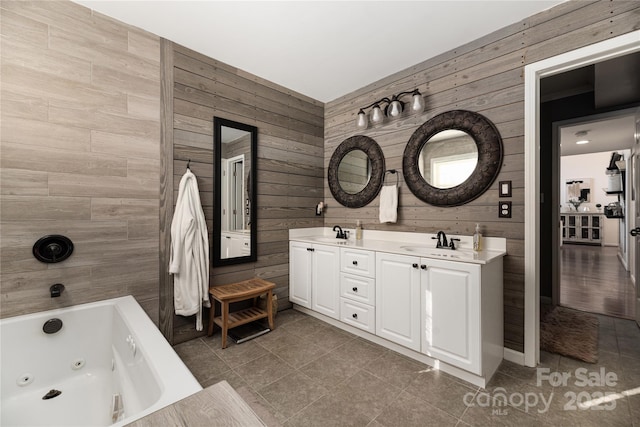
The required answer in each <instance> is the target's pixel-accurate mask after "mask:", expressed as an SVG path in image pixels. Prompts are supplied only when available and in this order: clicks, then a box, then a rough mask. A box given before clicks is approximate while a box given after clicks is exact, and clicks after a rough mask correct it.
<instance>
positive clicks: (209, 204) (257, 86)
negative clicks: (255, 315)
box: [160, 40, 324, 343]
mask: <svg viewBox="0 0 640 427" xmlns="http://www.w3.org/2000/svg"><path fill="white" fill-rule="evenodd" d="M163 43H164V44H165V46H167V47H166V48H165V49H163V51H164V52H166V53H167V55H171V58H168V61H167V63H172V64H173V66H172V68H171V69H170V70H169V69H166V70H165V74H166V75H171V74H172V75H173V79H172V80H171V81H165V82H164V84H167V86H168V87H172V88H173V93H172V98H171V100H170V103H172V110H173V111H172V112H169V111H168V110H167V112H166V117H167V118H166V122H165V124H164V126H165V127H166V128H167V132H170V133H171V134H168V135H166V138H165V141H164V142H163V149H165V150H171V151H172V155H173V163H172V167H173V177H172V178H173V182H172V187H173V188H172V189H171V191H172V192H173V207H175V201H176V198H177V190H178V183H179V181H180V178H181V176H182V175H183V173H184V170H185V167H186V164H187V161H188V160H189V159H191V170H192V171H193V173H194V174H195V175H196V176H197V177H198V185H199V188H200V197H201V200H202V205H203V210H204V213H205V218H206V220H207V226H208V228H209V235H210V237H211V229H212V225H213V214H214V212H213V202H214V199H213V117H214V116H218V117H222V118H225V119H230V120H235V121H238V122H241V123H246V124H249V125H253V126H256V127H257V128H258V153H257V157H258V158H257V181H258V184H257V193H256V194H257V206H256V208H257V219H258V224H257V225H258V236H257V239H258V260H257V262H255V263H249V264H240V265H236V266H227V267H216V266H215V265H212V268H211V284H212V285H216V284H218V285H222V284H225V283H230V282H234V281H239V280H244V279H248V278H250V277H253V276H258V277H261V278H263V279H267V280H270V281H273V282H275V283H276V291H275V293H276V295H277V296H278V302H279V306H280V308H284V307H287V306H289V302H288V295H289V288H288V287H289V246H288V238H289V235H288V233H289V229H290V228H300V227H318V226H322V225H323V221H322V218H321V217H316V216H315V205H316V204H317V203H318V202H320V201H321V200H322V198H323V176H324V173H323V153H324V149H323V144H324V138H323V136H324V104H322V103H320V102H318V101H315V100H313V99H310V98H307V97H305V96H303V95H300V94H297V93H295V92H293V91H291V90H288V89H286V88H283V87H281V86H278V85H276V84H274V83H271V82H268V81H266V80H264V79H261V78H259V77H257V76H254V75H252V74H249V73H247V72H244V71H242V70H238V69H236V68H234V67H231V66H229V65H226V64H224V63H221V62H219V61H216V60H214V59H211V58H209V57H206V56H204V55H202V54H199V53H197V52H194V51H192V50H189V49H187V48H184V47H182V46H179V45H177V44H173V43H171V42H169V41H166V40H163ZM169 85H170V86H169ZM167 96H169V95H168V94H167ZM170 118H172V120H170ZM171 147H172V148H171ZM166 170H167V171H168V168H166ZM167 205H169V204H167ZM167 214H168V213H167V212H166V210H165V211H164V213H163V215H167ZM166 230H167V228H165V231H164V233H165V234H166ZM210 241H211V240H210ZM160 262H161V272H162V271H163V267H162V266H163V265H166V263H167V262H168V253H167V252H166V250H162V251H161V261H160ZM165 270H166V269H165ZM161 274H162V273H161ZM162 281H163V283H164V284H163V285H162V286H163V289H161V294H162V295H164V297H163V301H161V307H162V308H161V314H160V323H161V329H162V330H163V332H164V333H165V336H168V335H167V334H168V333H170V334H171V338H170V340H171V341H172V342H174V343H178V342H182V341H186V340H188V339H191V338H193V337H194V336H197V335H198V333H196V331H195V329H194V324H195V321H194V319H193V317H189V318H185V317H181V316H174V315H173V311H172V310H173V299H172V298H173V296H172V291H173V289H172V284H171V283H172V282H171V277H170V276H167V277H165V279H164V280H162ZM169 294H171V296H170V297H169Z"/></svg>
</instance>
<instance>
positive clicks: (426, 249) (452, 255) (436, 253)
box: [400, 245, 477, 259]
mask: <svg viewBox="0 0 640 427" xmlns="http://www.w3.org/2000/svg"><path fill="white" fill-rule="evenodd" d="M400 249H403V250H405V251H407V252H415V253H416V254H417V255H420V256H426V257H433V258H447V259H474V258H476V257H477V254H476V253H474V252H472V251H468V250H464V249H456V250H452V249H440V248H433V247H430V246H424V245H407V246H400Z"/></svg>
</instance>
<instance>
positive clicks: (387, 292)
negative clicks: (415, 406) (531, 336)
mask: <svg viewBox="0 0 640 427" xmlns="http://www.w3.org/2000/svg"><path fill="white" fill-rule="evenodd" d="M318 231H320V230H316V229H309V230H306V229H302V231H294V232H290V238H291V240H290V262H289V265H290V277H289V286H290V289H289V299H290V301H291V302H292V303H294V304H295V307H296V308H297V309H299V310H301V311H303V312H305V313H307V314H309V315H311V316H314V317H316V318H319V319H322V320H323V321H325V322H327V323H330V324H332V325H334V326H336V327H338V328H341V329H344V330H346V331H349V332H351V333H353V334H355V335H357V336H360V337H363V338H365V339H368V340H370V341H372V342H375V343H377V344H380V345H382V346H385V347H387V348H389V349H392V350H394V351H397V352H399V353H401V354H404V355H405V356H408V357H411V358H413V359H415V360H418V361H421V362H423V363H426V364H429V365H432V366H437V368H438V369H441V370H443V371H445V372H447V373H449V374H452V375H455V376H457V377H459V378H462V379H464V380H466V381H469V382H471V383H473V384H475V385H477V386H479V387H486V385H487V383H488V381H489V380H490V379H491V377H492V376H493V374H494V373H495V371H496V370H497V368H498V366H499V365H500V363H501V361H502V359H503V357H504V340H503V328H504V326H503V311H504V308H503V257H504V255H505V254H506V239H504V238H485V240H484V243H485V246H484V250H482V251H480V252H473V251H472V250H471V245H472V243H473V238H472V237H471V236H458V237H459V238H460V239H461V240H460V243H459V246H458V249H457V250H454V251H452V250H449V249H442V248H434V247H433V242H432V241H431V239H432V238H433V237H436V236H435V235H430V234H421V233H402V232H398V233H396V232H384V231H375V230H374V231H371V230H368V234H367V239H366V240H364V241H362V242H353V241H344V240H337V239H335V238H334V237H333V233H332V232H331V229H330V228H326V229H323V230H322V232H323V234H317V233H318ZM303 233H304V234H303ZM307 233H309V234H307ZM316 242H317V243H316ZM425 242H427V243H425Z"/></svg>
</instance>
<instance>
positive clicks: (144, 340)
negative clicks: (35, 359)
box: [0, 295, 202, 427]
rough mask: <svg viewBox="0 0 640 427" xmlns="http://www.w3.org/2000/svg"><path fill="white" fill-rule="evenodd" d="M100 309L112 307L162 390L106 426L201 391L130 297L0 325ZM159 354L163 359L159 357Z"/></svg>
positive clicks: (17, 318)
mask: <svg viewBox="0 0 640 427" xmlns="http://www.w3.org/2000/svg"><path fill="white" fill-rule="evenodd" d="M103 306H113V308H114V309H115V310H116V311H117V312H118V313H119V315H120V316H121V318H122V320H123V321H124V323H125V324H126V325H127V328H128V329H129V331H130V332H131V333H132V334H133V336H134V338H135V339H136V341H137V343H138V344H139V347H138V348H139V351H141V352H142V354H143V356H144V358H145V360H146V362H147V364H148V365H149V368H150V369H151V371H152V372H153V374H154V377H155V379H156V381H157V382H158V385H159V387H160V389H161V394H160V397H159V399H158V400H157V401H156V402H155V403H153V404H152V405H150V406H149V407H148V408H146V409H144V410H142V411H139V412H138V413H136V414H134V415H131V416H128V417H126V418H123V419H122V420H120V421H118V422H116V423H113V424H111V425H109V427H120V426H123V425H125V424H129V423H131V422H133V421H135V420H137V419H140V418H143V417H145V416H146V415H149V414H151V413H153V412H156V411H158V410H160V409H162V408H165V407H167V406H170V405H172V404H174V403H176V402H178V401H180V400H182V399H184V398H186V397H189V396H191V395H193V394H195V393H197V392H199V391H201V390H202V386H201V385H200V383H199V382H198V381H197V380H196V378H195V377H194V376H193V374H192V373H191V371H190V370H189V369H188V368H187V366H186V365H185V364H184V362H183V361H182V359H180V357H179V356H178V355H177V353H176V352H175V350H174V349H173V347H172V346H171V344H169V342H168V341H167V340H166V339H165V337H164V335H162V333H161V332H160V330H159V329H158V327H157V326H156V325H155V324H154V323H153V321H152V320H151V319H150V318H149V316H148V315H147V313H146V312H145V311H144V309H143V308H142V306H141V305H140V304H139V303H138V301H137V300H136V299H135V298H134V297H133V296H132V295H126V296H122V297H116V298H110V299H105V300H100V301H93V302H88V303H84V304H77V305H72V306H68V307H61V308H54V309H51V310H46V311H39V312H34V313H28V314H21V315H18V316H11V317H5V318H2V319H0V325H4V324H12V323H17V322H20V321H22V320H27V319H33V318H39V317H55V316H56V315H59V314H62V313H67V312H71V311H80V310H86V309H91V308H95V307H103ZM168 350H170V351H168ZM159 355H162V356H163V357H158V356H159ZM125 410H126V402H125Z"/></svg>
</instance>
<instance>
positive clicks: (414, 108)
mask: <svg viewBox="0 0 640 427" xmlns="http://www.w3.org/2000/svg"><path fill="white" fill-rule="evenodd" d="M422 111H424V98H423V97H422V95H421V94H420V92H418V91H417V90H416V91H415V92H413V98H412V99H411V112H413V113H414V114H416V113H421V112H422Z"/></svg>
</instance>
